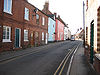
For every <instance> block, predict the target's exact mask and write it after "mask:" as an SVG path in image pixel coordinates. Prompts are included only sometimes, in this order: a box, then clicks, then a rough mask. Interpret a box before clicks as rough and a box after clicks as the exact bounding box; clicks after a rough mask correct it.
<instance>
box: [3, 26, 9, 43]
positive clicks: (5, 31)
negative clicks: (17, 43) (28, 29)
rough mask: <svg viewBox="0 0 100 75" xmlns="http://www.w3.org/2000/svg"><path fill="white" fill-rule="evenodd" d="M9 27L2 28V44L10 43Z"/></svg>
mask: <svg viewBox="0 0 100 75" xmlns="http://www.w3.org/2000/svg"><path fill="white" fill-rule="evenodd" d="M10 36H11V27H9V26H3V42H11V40H10Z"/></svg>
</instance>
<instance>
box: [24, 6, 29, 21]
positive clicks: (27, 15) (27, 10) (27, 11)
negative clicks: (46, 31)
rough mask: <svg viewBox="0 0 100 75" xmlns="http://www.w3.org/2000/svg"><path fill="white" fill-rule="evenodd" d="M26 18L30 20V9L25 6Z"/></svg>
mask: <svg viewBox="0 0 100 75" xmlns="http://www.w3.org/2000/svg"><path fill="white" fill-rule="evenodd" d="M24 19H25V20H29V9H28V8H26V7H25V15H24Z"/></svg>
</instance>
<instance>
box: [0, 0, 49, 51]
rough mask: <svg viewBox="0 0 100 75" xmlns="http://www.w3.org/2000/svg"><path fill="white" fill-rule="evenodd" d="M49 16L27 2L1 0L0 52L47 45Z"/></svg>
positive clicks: (23, 0) (21, 0) (24, 0)
mask: <svg viewBox="0 0 100 75" xmlns="http://www.w3.org/2000/svg"><path fill="white" fill-rule="evenodd" d="M47 33H48V16H47V15H46V14H45V13H43V12H42V11H41V10H39V9H37V8H36V7H35V6H33V5H32V4H30V3H28V2H27V0H0V51H5V50H14V49H20V48H26V47H30V46H38V45H42V44H46V43H47Z"/></svg>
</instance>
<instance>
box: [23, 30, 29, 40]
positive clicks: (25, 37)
mask: <svg viewBox="0 0 100 75" xmlns="http://www.w3.org/2000/svg"><path fill="white" fill-rule="evenodd" d="M24 41H28V30H24Z"/></svg>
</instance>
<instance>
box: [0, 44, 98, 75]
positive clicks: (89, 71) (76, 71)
mask: <svg viewBox="0 0 100 75" xmlns="http://www.w3.org/2000/svg"><path fill="white" fill-rule="evenodd" d="M62 43H63V42H62ZM55 44H56V43H54V44H49V45H45V46H40V47H32V48H27V49H24V50H23V49H22V50H18V51H7V52H2V53H0V62H2V61H6V60H9V59H12V58H16V57H19V56H22V55H25V54H28V53H31V52H35V51H37V50H40V49H42V48H48V47H50V46H51V45H55ZM59 44H61V43H59ZM70 75H97V74H96V72H95V70H94V69H93V68H92V67H91V66H90V64H89V63H88V62H87V60H86V57H85V55H84V48H83V46H82V45H81V46H80V47H79V48H78V50H77V52H76V54H75V56H74V59H73V62H72V65H71V69H70Z"/></svg>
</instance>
